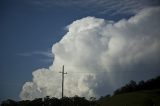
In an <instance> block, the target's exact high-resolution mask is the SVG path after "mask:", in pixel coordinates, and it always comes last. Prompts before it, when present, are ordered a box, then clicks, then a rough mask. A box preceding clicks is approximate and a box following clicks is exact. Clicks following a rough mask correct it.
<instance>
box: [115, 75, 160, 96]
mask: <svg viewBox="0 0 160 106" xmlns="http://www.w3.org/2000/svg"><path fill="white" fill-rule="evenodd" d="M153 89H160V76H158V77H156V78H153V79H150V80H147V81H143V80H142V81H140V82H139V83H136V82H135V81H133V80H131V81H130V82H129V83H128V84H126V85H125V86H122V87H121V88H119V89H117V90H115V91H114V95H117V94H122V93H128V92H134V91H140V90H153Z"/></svg>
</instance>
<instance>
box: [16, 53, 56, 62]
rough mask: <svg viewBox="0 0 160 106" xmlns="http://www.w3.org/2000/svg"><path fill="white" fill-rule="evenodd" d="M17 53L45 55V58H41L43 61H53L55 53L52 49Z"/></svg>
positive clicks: (25, 55)
mask: <svg viewBox="0 0 160 106" xmlns="http://www.w3.org/2000/svg"><path fill="white" fill-rule="evenodd" d="M17 55H18V56H22V57H33V56H43V57H44V58H40V59H39V60H41V61H43V62H51V61H53V58H54V55H53V54H52V52H51V51H33V52H23V53H17Z"/></svg>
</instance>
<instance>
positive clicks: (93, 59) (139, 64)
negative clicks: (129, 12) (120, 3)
mask: <svg viewBox="0 0 160 106" xmlns="http://www.w3.org/2000/svg"><path fill="white" fill-rule="evenodd" d="M159 19H160V7H155V8H148V9H144V10H142V11H140V12H139V13H137V14H136V15H135V16H133V17H131V18H129V19H128V20H126V19H122V20H120V21H118V22H114V21H109V20H105V19H100V18H95V17H85V18H82V19H79V20H76V21H74V22H73V23H71V24H70V25H68V26H67V28H68V32H67V33H66V34H65V35H64V37H63V38H62V39H61V40H60V41H59V42H57V43H56V44H53V47H52V53H53V54H54V61H53V65H51V66H50V67H49V68H48V69H45V68H42V69H38V70H35V71H34V72H33V73H32V75H33V80H32V81H31V82H26V83H25V84H24V85H23V88H22V91H21V93H20V97H21V99H34V98H37V97H45V96H47V95H48V96H54V97H60V96H61V75H60V74H59V71H61V68H62V65H65V71H67V72H68V74H67V75H66V77H65V88H64V91H65V96H74V95H79V96H85V97H90V96H96V97H99V96H101V95H102V94H104V93H106V92H108V91H109V89H111V88H115V86H118V85H120V84H119V80H116V79H117V78H116V77H115V76H116V75H117V76H118V75H119V72H122V71H123V73H122V74H125V73H127V72H132V71H138V73H141V71H142V70H144V71H153V70H156V69H157V70H159V69H160V55H159V54H160V21H159ZM121 80H124V78H121Z"/></svg>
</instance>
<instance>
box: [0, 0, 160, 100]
mask: <svg viewBox="0 0 160 106" xmlns="http://www.w3.org/2000/svg"><path fill="white" fill-rule="evenodd" d="M157 5H158V6H159V5H160V3H159V0H134V1H133V0H115V1H113V0H68V1H67V0H44V1H43V0H0V17H1V18H0V48H1V52H0V100H4V99H7V98H11V99H16V100H17V99H19V93H20V91H21V89H22V86H23V84H24V83H25V82H26V81H30V80H32V72H33V71H34V70H35V69H38V68H42V67H48V66H50V65H51V64H52V60H53V56H52V55H51V48H52V45H53V44H54V43H56V42H58V41H59V40H60V39H61V38H62V37H63V35H64V34H65V33H66V26H67V25H69V24H70V23H72V22H73V21H75V20H77V19H81V18H83V17H86V16H94V17H97V18H104V19H107V20H114V21H118V20H120V19H122V18H125V19H128V18H129V17H131V16H133V15H135V14H136V13H137V12H139V11H140V10H141V9H143V8H146V7H151V6H157ZM155 74H157V72H155V73H154V75H155ZM144 79H145V78H144Z"/></svg>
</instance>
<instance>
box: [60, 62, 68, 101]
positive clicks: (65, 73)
mask: <svg viewBox="0 0 160 106" xmlns="http://www.w3.org/2000/svg"><path fill="white" fill-rule="evenodd" d="M59 73H62V99H63V90H64V74H67V72H64V65H63V67H62V72H59Z"/></svg>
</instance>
